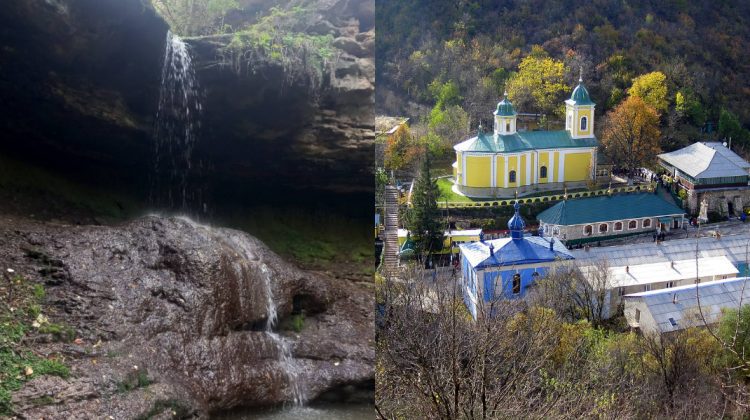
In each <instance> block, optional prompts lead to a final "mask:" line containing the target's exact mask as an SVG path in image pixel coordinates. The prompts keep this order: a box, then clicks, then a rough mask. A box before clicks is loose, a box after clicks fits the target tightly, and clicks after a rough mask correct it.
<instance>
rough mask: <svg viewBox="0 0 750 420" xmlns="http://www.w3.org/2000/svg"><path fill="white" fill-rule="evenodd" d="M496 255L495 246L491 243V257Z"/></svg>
mask: <svg viewBox="0 0 750 420" xmlns="http://www.w3.org/2000/svg"><path fill="white" fill-rule="evenodd" d="M494 256H495V247H494V245H492V244H490V257H494Z"/></svg>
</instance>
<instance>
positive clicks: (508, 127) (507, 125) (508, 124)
mask: <svg viewBox="0 0 750 420" xmlns="http://www.w3.org/2000/svg"><path fill="white" fill-rule="evenodd" d="M505 132H506V133H510V123H505Z"/></svg>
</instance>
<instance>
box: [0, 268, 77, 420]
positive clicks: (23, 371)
mask: <svg viewBox="0 0 750 420" xmlns="http://www.w3.org/2000/svg"><path fill="white" fill-rule="evenodd" d="M38 286H40V285H36V284H31V283H30V282H28V281H26V280H25V279H23V278H22V277H20V276H15V277H13V278H12V279H11V281H10V282H9V281H7V280H6V279H2V285H1V287H0V300H1V302H2V303H1V304H0V415H5V416H10V415H13V414H15V413H14V412H13V405H12V402H11V397H12V393H13V392H14V391H16V390H18V389H20V388H21V387H22V386H23V384H24V383H25V382H27V381H29V380H31V379H33V378H35V377H37V376H41V375H54V376H60V377H62V378H67V377H68V376H69V375H70V369H69V368H68V367H67V366H65V365H64V364H63V363H62V362H60V361H59V360H58V359H56V358H44V357H41V356H39V355H37V354H35V353H34V352H33V351H32V349H31V348H30V347H28V346H27V345H26V344H24V343H23V338H24V337H26V336H27V335H28V334H32V333H34V327H33V325H35V323H36V325H39V324H38V319H39V318H38V317H39V316H40V314H41V312H42V299H43V298H44V293H42V292H43V290H44V289H43V287H42V289H41V290H42V292H40V289H39V287H38ZM45 325H48V324H46V323H45V324H42V325H41V326H40V328H41V327H42V326H45ZM43 402H44V401H40V404H41V403H43Z"/></svg>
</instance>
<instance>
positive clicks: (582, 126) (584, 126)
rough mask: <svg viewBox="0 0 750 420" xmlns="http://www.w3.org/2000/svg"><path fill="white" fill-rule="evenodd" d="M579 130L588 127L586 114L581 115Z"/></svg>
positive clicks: (586, 129) (585, 129)
mask: <svg viewBox="0 0 750 420" xmlns="http://www.w3.org/2000/svg"><path fill="white" fill-rule="evenodd" d="M579 127H581V128H580V130H581V131H588V129H589V118H588V117H587V116H583V117H581V124H580V125H579Z"/></svg>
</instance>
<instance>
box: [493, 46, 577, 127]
mask: <svg viewBox="0 0 750 420" xmlns="http://www.w3.org/2000/svg"><path fill="white" fill-rule="evenodd" d="M567 70H568V69H567V68H566V67H565V64H564V63H563V62H562V61H558V60H555V59H552V58H550V57H549V55H548V54H547V52H545V51H544V50H543V49H542V48H541V47H539V46H538V45H535V46H534V47H532V50H531V53H530V54H529V55H528V56H526V58H524V59H523V60H521V64H519V65H518V73H515V74H514V75H513V76H512V77H511V78H510V79H509V80H508V82H507V85H506V86H507V90H508V97H509V98H510V100H511V101H512V102H513V105H514V106H515V108H516V110H517V111H518V110H528V109H529V108H532V109H536V110H538V111H541V112H542V113H545V114H547V115H556V116H558V117H560V116H562V114H563V111H564V107H563V105H562V98H563V94H564V93H567V92H569V91H570V87H569V86H568V85H566V84H565V78H564V77H565V73H566V72H567Z"/></svg>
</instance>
